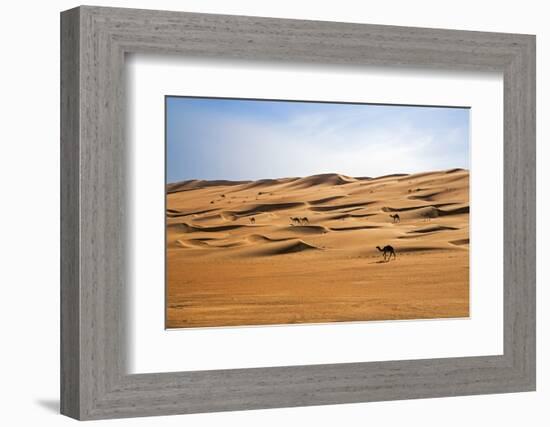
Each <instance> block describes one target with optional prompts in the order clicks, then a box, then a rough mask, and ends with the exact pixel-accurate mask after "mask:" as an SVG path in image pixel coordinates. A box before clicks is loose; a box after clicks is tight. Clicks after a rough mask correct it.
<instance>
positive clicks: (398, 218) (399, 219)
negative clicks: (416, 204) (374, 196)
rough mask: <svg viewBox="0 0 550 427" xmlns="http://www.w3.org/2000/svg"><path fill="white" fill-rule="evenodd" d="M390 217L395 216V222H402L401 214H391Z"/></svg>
mask: <svg viewBox="0 0 550 427" xmlns="http://www.w3.org/2000/svg"><path fill="white" fill-rule="evenodd" d="M390 218H393V222H401V218H400V217H399V214H394V215H390Z"/></svg>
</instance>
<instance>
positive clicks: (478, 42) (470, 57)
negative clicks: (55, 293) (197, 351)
mask: <svg viewBox="0 0 550 427" xmlns="http://www.w3.org/2000/svg"><path fill="white" fill-rule="evenodd" d="M129 52H141V53H143V52H150V53H169V54H179V55H186V56H194V57H216V58H244V59H261V60H276V61H282V60H284V61H293V62H298V63H328V64H340V65H349V66H356V65H363V64H370V65H372V64H375V65H391V66H396V67H399V66H418V67H433V68H439V69H442V68H443V69H451V70H493V71H501V72H503V76H504V170H505V176H504V212H505V215H504V230H503V233H504V337H503V339H504V341H503V342H504V354H503V355H497V356H483V357H462V358H445V359H426V360H408V361H387V362H369V363H344V364H331V365H309V366H290V367H271V368H259V369H234V370H218V371H193V372H176V373H156V374H139V375H137V374H136V375H129V374H127V373H126V370H125V357H126V354H125V348H126V346H125V340H126V334H125V329H126V324H125V281H126V269H127V264H126V257H125V253H126V252H125V251H126V247H125V244H126V243H125V242H126V239H125V236H126V226H125V209H126V207H125V189H126V185H125V179H126V175H125V169H126V168H125V166H126V165H125V162H126V160H125V159H126V156H125V149H126V148H125V139H124V119H125V113H124V99H125V93H124V91H125V85H124V57H125V54H126V53H129ZM61 122H62V124H61V165H62V170H61V412H62V413H63V414H65V415H68V416H71V417H74V418H77V419H100V418H116V417H134V416H148V415H166V414H183V413H194V412H212V411H229V410H243V409H256V408H273V407H290V406H303V405H325V404H337V403H348V402H365V401H380V400H391V399H412V398H425V397H437V396H457V395H468V394H483V393H504V392H518V391H529V390H534V389H535V37H534V36H531V35H519V34H497V33H485V32H470V31H452V30H440V29H426V28H406V27H392V26H380V25H360V24H348V23H336V22H315V21H301V20H286V19H270V18H257V17H244V16H223V15H209V14H196V13H181V12H164V11H148V10H133V9H116V8H103V7H88V6H83V7H79V8H76V9H71V10H68V11H65V12H63V13H62V14H61ZM159 143H162V141H159Z"/></svg>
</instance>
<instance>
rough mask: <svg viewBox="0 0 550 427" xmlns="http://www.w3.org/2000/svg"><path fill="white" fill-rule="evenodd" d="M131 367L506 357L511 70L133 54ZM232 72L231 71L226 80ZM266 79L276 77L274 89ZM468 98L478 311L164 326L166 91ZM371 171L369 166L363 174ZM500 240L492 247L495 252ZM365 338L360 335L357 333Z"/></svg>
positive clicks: (440, 101)
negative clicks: (505, 99) (506, 129)
mask: <svg viewBox="0 0 550 427" xmlns="http://www.w3.org/2000/svg"><path fill="white" fill-rule="evenodd" d="M126 75H127V76H128V82H129V83H128V94H129V98H128V101H127V104H128V112H129V114H128V115H129V117H128V130H129V133H128V136H129V138H128V139H129V141H128V143H129V146H130V150H129V151H130V153H131V155H130V159H129V164H131V165H132V173H131V174H130V176H131V178H130V180H129V182H130V186H131V190H130V197H129V199H130V207H129V209H128V211H129V214H128V218H127V219H128V220H129V222H130V223H131V230H130V235H131V239H132V241H131V243H130V244H129V246H130V257H129V258H130V268H129V270H130V271H131V279H130V284H129V288H130V295H131V298H129V299H130V301H131V303H130V313H131V314H130V319H129V321H128V324H129V325H131V326H130V328H131V331H132V333H131V339H130V340H129V342H130V346H129V347H130V348H129V354H130V360H131V366H130V372H133V373H144V372H174V371H188V370H189V371H193V370H207V369H234V368H253V367H254V368H256V367H265V366H289V365H310V364H321V363H347V362H372V361H380V360H405V359H421V358H434V357H460V356H486V355H495V354H502V333H503V332H502V270H503V264H502V226H503V222H502V216H503V207H502V200H503V199H502V186H503V180H502V174H503V172H502V170H503V157H502V127H503V126H502V111H503V104H502V90H503V87H502V75H501V74H500V73H486V72H484V73H482V72H477V73H471V72H460V73H459V72H449V71H427V70H412V69H401V70H399V71H396V70H392V69H391V68H390V69H389V68H383V67H363V68H361V70H357V69H356V70H353V71H350V70H349V69H345V68H344V69H342V68H335V67H319V66H318V65H314V66H311V67H304V66H300V67H299V68H298V69H297V67H292V65H283V64H275V65H274V64H273V63H258V62H254V61H240V62H235V61H214V62H213V61H205V60H203V61H199V60H195V61H189V59H187V58H183V59H181V58H169V57H158V56H154V57H151V56H150V55H132V56H131V57H129V58H127V74H126ZM220 75H222V76H223V79H219V78H218V76H220ZM264 82H269V85H267V86H266V85H265V83H264ZM166 94H170V95H195V96H223V97H236V96H240V97H245V98H265V99H273V98H277V97H278V98H281V99H302V100H325V101H326V100H331V101H343V102H346V101H347V102H350V101H354V102H374V103H388V104H390V103H393V104H404V103H409V104H417V105H420V104H424V105H455V106H460V105H462V106H470V107H471V112H470V114H471V119H470V133H471V150H470V157H471V170H472V173H471V197H470V205H471V210H470V212H471V216H470V218H471V234H472V239H473V240H472V245H471V251H470V256H471V262H470V278H471V279H470V299H471V305H470V314H471V315H470V318H469V319H464V318H463V319H443V320H436V319H431V320H416V321H415V320H409V321H401V322H395V321H390V322H354V323H333V324H329V325H286V326H283V325H277V326H256V327H240V328H198V329H184V330H179V331H177V330H172V331H165V330H164V304H165V301H164V293H163V284H164V220H163V216H164V198H165V197H164V187H165V183H164V144H163V143H162V142H163V138H164V95H166ZM365 173H366V174H368V172H365ZM488 245H490V246H492V247H493V248H494V250H492V251H489V252H487V251H486V250H485V249H486V248H487V246H488ZM357 337H361V339H357Z"/></svg>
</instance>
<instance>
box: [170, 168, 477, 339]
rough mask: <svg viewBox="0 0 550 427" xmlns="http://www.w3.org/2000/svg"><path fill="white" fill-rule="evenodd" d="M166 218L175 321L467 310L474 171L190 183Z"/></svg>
mask: <svg viewBox="0 0 550 427" xmlns="http://www.w3.org/2000/svg"><path fill="white" fill-rule="evenodd" d="M395 214H398V215H399V219H400V221H394V219H393V218H391V217H390V215H395ZM166 223H167V227H166V243H167V256H166V262H167V269H166V271H167V327H170V328H175V327H199V326H231V325H253V324H280V323H310V322H333V321H350V320H383V319H415V318H434V317H437V318H442V317H463V316H468V314H469V303H468V301H469V286H468V277H469V262H468V257H469V172H468V171H467V170H462V169H453V170H448V171H433V172H424V173H418V174H414V175H405V174H393V175H386V176H383V177H379V178H366V177H361V178H353V177H349V176H346V175H342V174H337V173H330V174H320V175H314V176H309V177H304V178H295V177H292V178H282V179H263V180H258V181H238V182H232V181H223V180H219V181H201V180H190V181H184V182H181V183H173V184H169V185H167V211H166ZM388 244H389V245H392V246H393V247H394V248H395V250H396V253H397V259H396V260H395V261H394V260H392V261H390V262H384V261H383V259H382V256H381V253H380V252H379V251H378V250H377V249H376V246H384V245H388Z"/></svg>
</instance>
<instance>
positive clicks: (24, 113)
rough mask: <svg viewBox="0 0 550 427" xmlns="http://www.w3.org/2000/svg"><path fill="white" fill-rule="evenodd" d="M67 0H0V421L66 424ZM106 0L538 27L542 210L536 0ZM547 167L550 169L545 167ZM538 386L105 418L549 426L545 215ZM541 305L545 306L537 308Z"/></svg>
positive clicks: (544, 134)
mask: <svg viewBox="0 0 550 427" xmlns="http://www.w3.org/2000/svg"><path fill="white" fill-rule="evenodd" d="M77 4H78V3H76V2H73V1H50V2H38V1H27V2H18V3H16V2H9V3H6V4H4V5H3V9H2V18H3V19H2V25H1V26H0V31H1V32H2V33H1V36H2V45H3V52H2V65H1V67H0V73H1V76H2V78H1V79H0V85H1V87H0V89H1V90H0V94H1V98H0V103H1V104H0V105H1V111H0V113H1V116H0V117H2V120H1V122H0V123H1V126H0V132H1V133H0V135H1V136H2V138H1V139H0V141H1V145H0V150H1V154H0V183H1V184H0V185H1V186H2V187H1V189H2V192H1V196H2V198H1V200H2V209H0V226H1V229H2V234H1V244H0V248H1V251H2V254H1V259H2V263H1V266H2V268H1V269H0V274H1V280H0V283H1V285H2V290H3V293H2V300H1V309H0V316H1V323H0V324H1V325H2V345H1V348H2V351H1V352H0V358H1V359H0V361H1V363H2V367H3V372H2V376H1V377H0V378H1V382H0V393H1V396H0V401H1V402H2V411H1V412H0V420H1V422H2V424H3V425H10V426H14V425H15V426H17V425H40V426H58V425H60V426H63V425H68V424H70V423H72V422H73V421H71V420H69V419H67V418H64V417H61V416H59V415H57V408H58V395H59V393H58V384H59V368H58V361H59V334H58V330H59V219H58V218H59V108H58V104H59V17H58V13H59V11H60V10H62V9H67V8H70V7H73V6H75V5H77ZM96 4H100V5H106V6H107V5H109V6H124V7H140V8H159V9H170V10H187V11H197V12H211V13H229V14H248V15H263V16H273V17H283V18H302V19H321V20H332V21H349V22H364V23H375V24H394V25H412V26H425V27H441V28H455V29H468V30H483V31H504V32H522V33H535V34H537V37H538V38H537V45H538V49H537V56H538V57H537V74H538V80H537V87H538V97H537V98H538V99H537V123H538V135H537V136H538V142H539V144H538V146H539V149H538V165H539V167H538V187H537V190H538V198H539V203H538V215H537V217H538V218H539V219H544V218H545V217H546V218H547V217H548V208H549V206H548V204H549V198H548V197H549V196H550V194H549V192H548V186H547V185H546V184H545V181H546V182H547V181H548V180H549V178H550V176H549V172H548V171H546V172H545V171H543V169H542V165H544V164H548V163H549V161H550V157H549V149H548V146H547V145H546V147H545V146H544V144H543V141H545V140H548V138H549V136H550V135H549V127H548V124H547V123H544V122H543V119H544V118H545V117H546V118H547V117H549V116H550V105H549V101H550V97H549V93H548V77H547V76H548V75H550V41H549V40H550V28H549V27H548V19H547V16H548V11H545V10H544V4H545V3H544V2H541V1H535V0H524V1H522V2H517V1H514V2H505V1H485V2H480V1H470V0H463V1H461V2H460V3H455V2H451V3H446V2H441V1H423V0H417V1H414V2H411V1H407V0H394V1H391V2H380V1H377V2H359V1H351V0H350V1H347V0H340V1H338V2H320V1H319V0H317V1H300V2H298V1H295V0H293V1H284V0H278V1H263V2H259V1H254V0H250V1H245V0H231V1H223V0H218V1H214V0H195V1H163V0H157V1H154V2H153V1H144V0H142V1H99V0H98V1H97V2H96ZM547 170H548V169H547ZM538 236H539V237H538V259H539V261H542V262H539V267H538V298H537V300H538V327H537V329H538V330H537V332H538V337H539V340H538V361H539V363H538V391H537V392H536V393H517V394H508V395H486V396H470V397H455V398H440V399H424V400H413V401H398V402H380V403H367V404H349V405H337V406H324V407H310V408H292V409H273V410H261V411H245V412H233V413H220V414H198V415H190V416H171V417H159V418H155V419H151V418H149V419H132V420H116V421H108V422H104V423H105V424H106V425H107V424H108V425H125V426H148V425H155V426H158V425H174V426H175V425H181V424H183V423H185V424H186V425H187V426H218V425H224V426H233V425H235V426H237V425H238V426H256V425H259V424H261V425H263V426H280V425H298V424H304V425H310V424H315V425H319V426H332V425H335V424H345V425H351V426H353V425H358V426H359V425H361V426H364V425H365V424H367V423H368V424H370V425H384V426H401V425H407V426H423V427H424V426H441V425H445V426H460V427H464V426H465V425H483V424H490V425H498V426H514V427H516V426H518V425H529V426H546V425H548V423H549V419H550V415H549V411H548V402H549V401H550V371H549V370H548V363H547V362H545V359H548V350H549V345H550V334H549V332H548V326H547V325H548V324H549V323H550V310H549V309H548V302H549V301H548V296H549V293H548V289H547V288H546V289H545V287H544V284H545V282H546V283H548V280H549V275H548V269H547V268H546V269H545V268H544V260H545V259H548V256H549V253H548V245H547V244H546V243H545V242H544V239H545V238H546V237H550V236H548V225H547V223H545V222H544V221H538ZM543 307H544V308H545V310H544V311H543Z"/></svg>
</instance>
